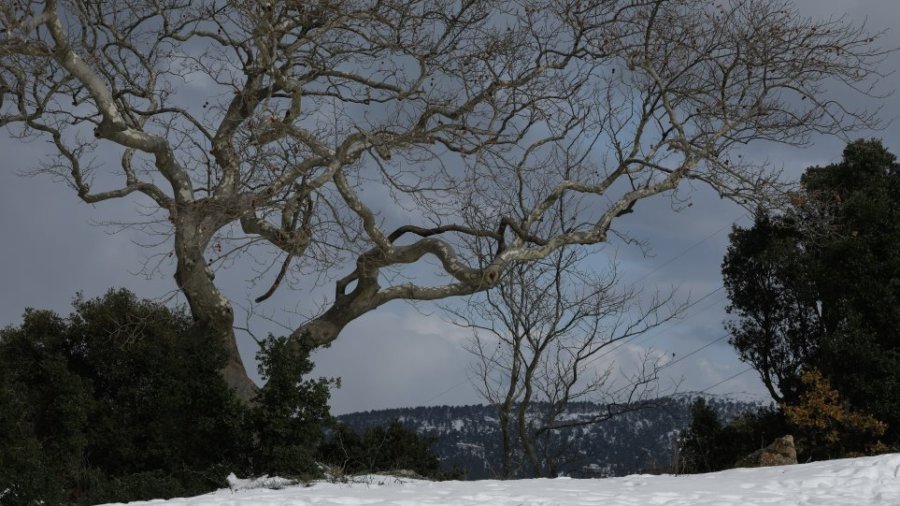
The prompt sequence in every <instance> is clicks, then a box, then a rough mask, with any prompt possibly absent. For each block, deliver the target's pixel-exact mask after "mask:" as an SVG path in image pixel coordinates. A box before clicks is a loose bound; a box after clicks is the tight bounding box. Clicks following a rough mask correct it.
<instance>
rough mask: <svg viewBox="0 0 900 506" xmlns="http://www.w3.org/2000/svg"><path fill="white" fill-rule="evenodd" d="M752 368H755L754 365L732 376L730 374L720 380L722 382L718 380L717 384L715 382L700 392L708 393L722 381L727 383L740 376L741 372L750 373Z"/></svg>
mask: <svg viewBox="0 0 900 506" xmlns="http://www.w3.org/2000/svg"><path fill="white" fill-rule="evenodd" d="M752 370H753V368H752V367H748V368H746V369H744V370H743V371H741V372H739V373H737V374H734V375H732V376H729V377H727V378H725V379H723V380H722V381H720V382H718V383H716V384H714V385H712V386H708V387H706V388H704V389H703V390H700V393H706V394H708V393H709V391H710V390H712V389H713V388H716V387H717V386H719V385H721V384H722V383H727V382H729V381H731V380H733V379H734V378H737V377H738V376H740V375H741V374H746V373H748V372H750V371H752Z"/></svg>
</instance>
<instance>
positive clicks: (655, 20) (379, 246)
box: [0, 0, 882, 397]
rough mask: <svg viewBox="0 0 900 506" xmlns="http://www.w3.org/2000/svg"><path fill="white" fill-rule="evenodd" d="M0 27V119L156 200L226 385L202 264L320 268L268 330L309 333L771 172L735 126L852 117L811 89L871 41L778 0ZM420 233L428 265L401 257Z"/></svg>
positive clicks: (751, 191) (27, 3)
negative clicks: (696, 191) (320, 296)
mask: <svg viewBox="0 0 900 506" xmlns="http://www.w3.org/2000/svg"><path fill="white" fill-rule="evenodd" d="M0 30H2V33H0V100H2V102H0V125H5V126H7V127H8V128H9V131H10V132H12V133H13V134H14V135H20V136H24V137H42V138H46V139H49V140H50V141H52V143H53V145H54V149H55V152H56V156H55V157H52V158H51V159H49V160H48V161H46V163H44V164H43V165H42V166H41V170H44V171H46V172H49V173H52V174H54V175H56V176H61V177H62V178H64V179H65V181H67V182H68V183H69V184H70V185H71V187H72V188H73V190H74V191H75V192H76V193H77V194H78V196H79V197H80V198H81V199H82V200H84V201H85V202H88V203H92V204H93V203H98V202H102V201H105V200H109V199H119V198H125V197H129V196H136V195H142V197H141V198H142V199H144V200H142V201H141V202H142V203H143V202H144V201H147V202H150V203H151V205H152V206H153V207H154V208H155V209H157V211H158V215H157V216H158V217H159V218H160V223H159V225H161V226H164V227H166V230H165V232H167V233H169V234H170V235H171V239H172V240H171V241H170V242H167V243H165V244H167V245H171V252H172V254H173V255H174V262H175V264H176V265H175V280H176V283H177V285H178V288H179V289H180V290H181V291H182V292H183V293H184V296H185V298H186V299H187V301H188V303H189V305H190V308H191V311H192V313H193V315H194V316H195V317H196V318H198V319H200V320H203V321H205V322H206V323H207V324H208V326H209V328H210V329H212V330H213V331H214V332H217V333H219V334H221V336H222V339H223V340H224V342H225V343H226V344H227V345H228V347H229V350H230V357H231V359H230V362H229V365H228V367H227V369H226V371H225V375H226V378H227V379H228V381H229V382H230V384H232V385H233V386H235V387H236V388H238V390H239V392H241V393H242V395H244V396H247V397H249V396H251V395H252V393H253V387H252V383H251V382H250V381H249V379H248V378H247V376H246V374H245V372H244V368H243V365H242V363H241V360H240V356H239V354H238V350H237V346H236V344H235V334H234V330H233V325H234V322H233V320H234V310H233V307H232V302H231V301H230V300H229V299H227V298H226V297H225V296H223V294H222V293H221V292H220V290H219V288H217V286H216V283H215V282H214V276H213V270H214V268H216V267H217V266H221V265H229V264H232V263H233V261H234V260H235V259H236V258H237V257H238V256H239V255H241V254H246V253H250V254H255V255H257V258H264V255H277V259H276V260H274V261H273V266H274V268H273V269H272V270H271V272H270V273H269V274H267V276H269V278H268V279H269V281H270V282H271V289H269V290H267V291H265V292H264V293H262V294H261V295H260V296H259V299H260V300H263V299H265V298H266V297H268V296H269V295H271V293H272V292H273V291H274V290H276V289H277V288H278V287H279V285H281V284H282V282H283V281H284V280H285V279H287V280H288V281H291V280H294V281H298V280H300V281H302V279H304V278H308V277H310V275H312V276H311V277H316V278H318V279H329V280H331V281H329V282H333V283H334V294H333V296H332V298H331V299H330V300H329V301H328V302H327V306H326V307H323V308H322V310H321V312H320V313H319V314H317V315H315V316H314V317H312V318H310V319H308V320H307V321H305V322H303V323H302V324H300V325H299V326H298V327H297V328H296V329H295V330H293V332H292V335H291V337H292V338H293V340H294V342H299V341H300V340H307V341H309V342H311V343H313V344H320V345H321V344H326V343H329V342H331V341H333V340H334V339H335V338H336V337H337V336H338V334H339V333H340V332H341V329H343V328H344V327H345V326H346V325H347V324H348V322H350V321H352V320H353V319H355V318H358V317H359V316H361V315H363V314H365V313H367V312H369V311H371V310H373V309H375V308H377V307H379V306H381V305H383V304H385V303H387V302H389V301H392V300H398V299H407V300H433V299H441V298H445V297H450V296H457V295H465V294H472V293H476V292H479V291H483V290H486V289H489V288H491V287H492V286H494V285H495V284H496V283H497V282H498V280H499V279H500V275H501V273H502V272H503V271H504V270H505V269H507V268H508V267H509V266H511V265H514V264H517V263H521V262H529V261H534V260H537V259H540V258H544V257H546V256H547V255H549V254H550V253H552V252H554V251H557V250H559V249H561V248H565V247H567V246H572V245H583V244H594V243H600V242H603V241H605V240H606V239H607V237H608V235H609V234H610V233H611V231H614V229H613V225H614V222H615V219H616V218H617V217H618V216H621V215H622V214H623V213H627V212H630V211H632V210H633V209H634V207H635V205H636V203H637V202H638V201H640V200H641V199H645V198H648V197H651V196H653V195H656V194H660V193H664V192H670V191H673V190H675V189H676V188H678V187H679V185H680V184H681V183H682V182H684V181H686V180H695V181H702V182H704V183H707V184H709V185H711V186H712V187H713V188H714V189H715V190H716V191H718V192H719V193H720V194H721V195H723V196H727V197H731V198H734V199H738V200H742V199H760V198H764V197H765V196H768V195H771V193H769V192H770V191H771V190H773V189H774V188H775V186H773V183H774V182H775V180H774V178H773V175H772V174H769V173H767V172H766V171H765V170H764V169H763V168H761V167H755V166H753V165H752V164H750V163H749V162H748V161H747V160H746V159H741V158H740V157H739V156H737V155H735V154H734V148H736V147H738V146H741V145H743V144H746V143H748V142H751V141H758V140H769V141H774V142H782V143H798V144H799V143H803V142H805V141H806V140H807V137H808V135H810V134H811V133H840V132H844V131H847V130H849V129H853V128H856V127H862V126H870V125H871V123H872V120H873V117H872V116H870V115H868V114H867V113H864V112H858V111H849V110H847V109H845V108H844V107H842V106H841V104H839V103H837V102H834V101H832V100H831V99H829V98H828V97H829V95H828V94H827V93H826V91H827V90H826V87H830V86H831V85H832V84H837V85H840V84H843V85H846V86H849V87H850V88H853V89H855V90H857V91H859V92H861V93H866V92H867V90H869V88H868V85H869V84H870V83H871V82H872V80H873V78H876V77H877V64H878V62H879V61H880V57H881V55H882V53H881V52H880V51H879V50H878V49H876V48H874V46H873V45H872V43H873V40H874V37H873V36H872V35H870V34H868V33H866V32H865V31H863V30H862V29H859V28H857V27H854V26H850V25H848V24H847V23H845V22H843V21H841V20H830V21H824V22H817V21H812V20H808V19H805V18H803V17H802V16H800V15H799V14H798V13H797V11H796V10H795V9H794V8H793V7H792V6H791V5H790V3H789V2H786V1H781V0H723V1H722V2H718V3H711V2H706V1H700V0H314V1H300V0H266V1H250V0H3V2H0ZM97 149H102V150H104V151H103V152H109V151H107V150H110V149H118V160H119V161H118V162H117V163H109V162H108V160H107V158H104V157H99V158H95V150H97ZM113 182H115V183H113ZM364 190H365V191H364ZM146 199H149V200H146ZM570 199H581V202H582V205H581V207H580V208H579V209H580V211H581V212H580V213H579V214H578V215H577V216H576V217H575V219H574V221H572V222H571V223H570V224H569V226H567V227H566V228H564V229H562V230H559V231H551V230H550V229H548V228H546V227H545V226H544V224H543V223H544V217H545V215H546V214H547V213H548V211H549V210H550V209H552V208H553V206H554V205H555V204H557V203H559V202H566V201H568V200H570ZM401 210H402V211H405V212H399V211H401ZM485 244H490V245H492V247H491V248H490V249H486V248H485V247H484V246H485ZM260 255H263V256H262V257H261V256H260ZM426 257H433V258H435V259H437V260H438V265H439V268H440V270H441V272H442V276H440V277H439V279H435V280H431V279H429V280H425V281H423V280H422V279H421V278H412V279H411V278H410V277H409V276H403V274H404V273H405V272H408V271H409V265H410V264H414V263H419V262H421V261H423V260H425V259H426Z"/></svg>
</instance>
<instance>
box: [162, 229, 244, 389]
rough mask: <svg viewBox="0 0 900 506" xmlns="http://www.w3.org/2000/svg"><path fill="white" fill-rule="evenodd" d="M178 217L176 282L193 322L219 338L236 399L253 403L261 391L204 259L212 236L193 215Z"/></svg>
mask: <svg viewBox="0 0 900 506" xmlns="http://www.w3.org/2000/svg"><path fill="white" fill-rule="evenodd" d="M185 214H187V215H186V216H175V217H173V221H176V222H177V225H176V227H175V251H176V252H177V255H176V257H177V258H178V265H177V268H176V270H175V282H176V283H177V284H178V288H180V289H181V291H182V293H184V296H185V298H186V299H187V301H188V305H189V306H190V308H191V314H192V315H193V317H194V319H195V320H197V321H198V322H200V323H201V324H202V326H203V328H204V329H205V331H207V332H211V333H213V334H215V335H217V336H220V338H221V339H222V343H223V345H224V347H225V351H226V354H227V361H226V363H225V366H224V367H223V368H222V376H223V377H224V379H225V382H226V383H227V384H228V386H229V387H231V389H232V390H233V391H234V393H235V395H237V397H238V398H239V399H241V400H242V401H244V402H249V401H251V400H252V399H253V398H254V397H255V396H256V392H257V391H258V387H257V385H256V384H255V383H254V382H253V380H251V379H250V377H249V376H248V375H247V370H246V369H245V367H244V362H243V360H242V359H241V354H240V350H239V349H238V346H237V336H236V335H235V333H234V309H233V308H232V306H231V303H230V302H229V300H228V299H227V298H226V297H225V296H224V295H223V294H222V293H221V292H220V291H219V289H218V288H216V285H215V283H214V282H213V279H214V277H215V276H214V275H213V272H212V270H211V269H210V268H209V266H208V265H207V262H206V260H205V258H204V256H203V252H204V250H205V245H206V244H207V243H208V241H209V239H208V237H209V236H210V233H209V232H204V228H205V229H206V230H210V231H211V230H215V229H214V228H212V227H211V226H209V227H204V226H203V225H200V224H198V220H197V219H196V218H195V217H194V216H192V215H191V214H190V213H185Z"/></svg>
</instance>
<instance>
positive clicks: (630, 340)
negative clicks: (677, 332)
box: [584, 286, 724, 367]
mask: <svg viewBox="0 0 900 506" xmlns="http://www.w3.org/2000/svg"><path fill="white" fill-rule="evenodd" d="M723 288H724V287H723V286H720V287H718V288H716V289H715V290H712V291H711V292H708V293H707V294H705V295H704V296H703V297H700V298H699V299H697V300H695V301H694V302H691V303H690V304H688V305H687V306H685V308H684V310H685V311H687V310H689V309H691V308H692V307H694V306H696V305H697V304H699V303H701V302H703V301H704V300H706V299H708V298H709V297H711V296H712V295H713V294H714V293H716V292H718V291H720V290H722V289H723ZM698 314H700V311H698V312H697V313H694V314H693V315H691V316H689V317H685V318H683V319H682V320H681V321H680V322H679V323H683V322H685V321H687V320H688V319H690V318H692V317H694V316H696V315H698ZM660 332H661V331H660ZM657 333H659V332H657ZM644 335H645V334H644V333H637V334H635V335H633V336H631V337H629V338H626V339H624V340H623V341H622V342H621V343H620V344H619V345H618V346H615V347H613V348H612V349H611V350H609V351H607V352H605V353H601V354H599V355H597V356H596V357H594V358H592V359H590V360H588V361H587V362H585V363H584V365H585V367H587V366H589V365H591V364H593V363H595V362H597V361H598V360H600V359H601V358H603V357H605V356H607V355H610V354H612V353H613V352H615V351H616V350H618V349H619V348H621V347H622V346H625V345H626V344H628V343H630V342H632V341H634V340H635V339H637V338H639V337H641V336H644Z"/></svg>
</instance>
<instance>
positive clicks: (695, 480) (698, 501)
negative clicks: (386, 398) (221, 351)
mask: <svg viewBox="0 0 900 506" xmlns="http://www.w3.org/2000/svg"><path fill="white" fill-rule="evenodd" d="M131 504H132V505H137V504H153V505H169V506H175V505H194V506H200V505H204V506H223V505H229V506H230V505H235V506H237V505H251V504H252V505H273V506H274V505H279V506H281V505H285V506H287V505H298V506H299V505H363V504H365V505H387V504H394V505H409V506H412V505H420V504H421V505H454V506H456V505H492V506H495V505H509V506H512V505H592V506H593V505H601V504H602V505H604V506H638V505H665V506H712V505H716V506H730V505H741V506H754V505H777V506H791V505H818V506H851V505H852V506H876V505H877V506H900V454H890V455H882V456H878V457H865V458H858V459H843V460H832V461H829V462H816V463H813V464H800V465H795V466H785V467H769V468H763V469H733V470H730V471H722V472H719V473H711V474H701V475H693V476H650V475H635V476H626V477H623V478H607V479H595V480H573V479H565V478H560V479H555V480H516V481H505V482H504V481H469V482H443V483H432V482H425V481H415V480H401V479H397V478H392V477H384V476H373V477H368V479H367V480H363V482H361V483H354V484H333V483H317V484H315V485H313V486H311V487H291V488H285V489H282V490H263V489H254V490H241V491H237V492H232V491H231V490H220V491H218V492H215V493H212V494H207V495H204V496H199V497H194V498H190V499H172V500H169V501H150V502H144V503H131Z"/></svg>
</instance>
